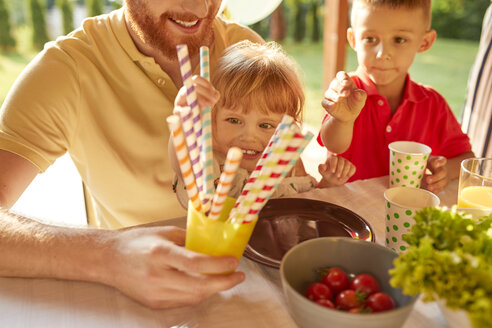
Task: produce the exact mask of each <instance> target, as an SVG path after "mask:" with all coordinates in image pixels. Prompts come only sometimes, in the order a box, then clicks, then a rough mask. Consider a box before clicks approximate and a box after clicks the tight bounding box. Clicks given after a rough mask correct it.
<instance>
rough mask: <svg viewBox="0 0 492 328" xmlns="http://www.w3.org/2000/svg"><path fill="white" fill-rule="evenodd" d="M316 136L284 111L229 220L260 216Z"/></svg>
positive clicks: (236, 221)
mask: <svg viewBox="0 0 492 328" xmlns="http://www.w3.org/2000/svg"><path fill="white" fill-rule="evenodd" d="M312 138H313V134H312V133H311V132H307V133H306V134H303V133H302V132H301V130H300V128H299V126H298V125H297V124H296V123H294V119H293V118H292V117H291V116H289V115H284V117H283V118H282V121H281V122H280V124H279V125H278V126H277V128H276V129H275V132H274V133H273V135H272V137H271V138H270V141H269V143H268V145H267V147H266V148H265V150H264V151H263V154H262V155H261V158H260V159H259V160H258V163H257V164H256V168H255V170H254V171H253V172H251V175H250V176H249V179H248V182H247V183H246V185H245V186H244V188H243V191H242V192H241V195H240V196H239V197H238V199H237V201H236V204H234V208H233V209H232V210H231V213H230V214H229V219H228V221H230V222H231V223H239V222H241V223H250V222H253V221H254V220H256V218H257V217H258V214H259V212H260V211H261V209H262V208H263V206H265V204H266V202H268V200H269V199H270V197H271V196H272V194H273V193H274V191H275V189H276V188H277V187H278V186H279V184H280V183H281V182H282V180H283V179H284V178H285V177H286V176H287V174H288V173H289V172H290V171H291V169H292V168H293V167H294V165H295V164H296V162H297V160H298V159H299V157H300V156H301V153H302V152H303V150H304V148H306V146H307V144H308V143H309V142H310V141H311V139H312Z"/></svg>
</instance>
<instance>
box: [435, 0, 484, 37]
mask: <svg viewBox="0 0 492 328" xmlns="http://www.w3.org/2000/svg"><path fill="white" fill-rule="evenodd" d="M489 5H490V0H473V1H469V0H468V1H467V0H434V1H432V28H433V29H435V30H436V31H437V34H438V35H439V37H443V38H450V39H465V40H477V41H478V40H479V39H480V31H481V28H482V20H483V15H484V14H485V10H486V9H487V7H488V6H489Z"/></svg>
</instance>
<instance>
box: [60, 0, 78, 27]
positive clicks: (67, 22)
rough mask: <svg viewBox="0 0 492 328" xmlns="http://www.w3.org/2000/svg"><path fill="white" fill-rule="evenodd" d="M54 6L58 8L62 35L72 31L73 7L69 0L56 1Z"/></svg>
mask: <svg viewBox="0 0 492 328" xmlns="http://www.w3.org/2000/svg"><path fill="white" fill-rule="evenodd" d="M56 5H57V6H58V8H60V11H61V14H62V22H63V34H68V33H70V32H72V31H73V28H74V26H73V6H72V3H71V1H70V0H57V1H56Z"/></svg>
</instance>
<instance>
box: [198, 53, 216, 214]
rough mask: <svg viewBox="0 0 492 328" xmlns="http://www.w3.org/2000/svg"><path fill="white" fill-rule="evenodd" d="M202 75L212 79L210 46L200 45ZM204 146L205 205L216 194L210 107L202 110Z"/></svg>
mask: <svg viewBox="0 0 492 328" xmlns="http://www.w3.org/2000/svg"><path fill="white" fill-rule="evenodd" d="M200 75H201V76H202V77H203V78H205V79H207V80H208V81H210V63H209V50H208V47H205V46H203V47H200ZM202 133H203V134H202V148H201V152H200V156H201V162H202V165H203V192H202V194H203V200H204V206H206V205H207V204H208V201H209V200H210V199H211V198H212V197H213V195H214V176H213V174H214V171H213V160H212V158H213V155H212V114H211V109H210V108H205V109H203V111H202ZM205 212H206V211H205Z"/></svg>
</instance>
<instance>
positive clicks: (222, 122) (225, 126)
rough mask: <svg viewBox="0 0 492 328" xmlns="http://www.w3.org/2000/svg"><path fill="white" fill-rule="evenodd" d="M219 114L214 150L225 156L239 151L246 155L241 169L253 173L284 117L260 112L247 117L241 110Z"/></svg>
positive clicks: (217, 113) (224, 111) (221, 109)
mask: <svg viewBox="0 0 492 328" xmlns="http://www.w3.org/2000/svg"><path fill="white" fill-rule="evenodd" d="M215 110H216V111H217V112H216V116H215V119H214V124H213V148H214V150H215V151H218V152H219V153H221V154H223V155H224V156H225V155H226V154H227V151H228V150H229V148H231V147H239V148H240V149H241V150H242V152H243V160H242V161H241V167H242V168H243V169H246V170H248V171H250V172H251V171H253V170H254V169H255V167H256V162H257V161H258V160H259V159H260V157H261V155H262V154H263V150H264V149H265V148H266V146H267V145H268V142H269V141H270V137H271V136H272V135H273V132H275V128H276V127H277V125H278V124H279V123H280V121H281V120H282V117H283V114H280V113H268V114H265V113H263V112H261V111H260V110H259V109H256V108H251V109H249V111H248V113H247V114H246V113H244V112H243V111H242V109H241V108H236V109H226V108H220V109H215Z"/></svg>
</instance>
